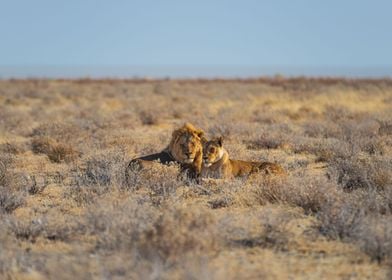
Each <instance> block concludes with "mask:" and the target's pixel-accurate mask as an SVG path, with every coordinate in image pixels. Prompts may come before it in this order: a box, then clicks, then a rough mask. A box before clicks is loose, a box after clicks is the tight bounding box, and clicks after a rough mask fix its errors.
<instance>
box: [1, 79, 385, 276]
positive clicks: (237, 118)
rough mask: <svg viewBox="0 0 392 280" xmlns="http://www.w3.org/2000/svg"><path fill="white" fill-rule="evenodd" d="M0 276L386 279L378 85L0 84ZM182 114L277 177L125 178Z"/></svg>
mask: <svg viewBox="0 0 392 280" xmlns="http://www.w3.org/2000/svg"><path fill="white" fill-rule="evenodd" d="M0 91H1V92H2V95H1V96H0V279H52V278H56V279H291V278H294V279H302V278H304V279H317V278H320V279H324V278H327V279H389V278H390V275H391V268H390V265H391V263H392V241H391V240H392V133H391V131H392V130H391V127H392V111H391V100H392V81H391V80H388V79H384V80H345V79H327V78H325V79H324V78H323V79H310V78H309V79H308V78H294V79H285V78H283V77H276V78H260V79H249V80H211V81H210V80H162V81H154V80H142V79H141V80H90V79H81V80H73V81H72V80H51V81H46V80H3V81H0ZM186 121H189V122H192V123H194V124H195V125H197V126H198V127H201V128H203V129H204V130H205V132H206V133H207V137H209V138H212V137H215V136H220V135H223V136H224V137H225V146H226V148H227V150H228V151H229V153H230V154H231V155H233V157H234V158H238V159H244V160H257V161H270V162H276V163H279V164H281V165H282V166H283V167H284V168H285V169H286V170H287V171H288V176H287V177H284V178H274V177H272V178H266V177H263V176H262V175H261V174H259V175H257V176H253V177H251V178H250V179H249V180H243V179H235V180H211V179H205V180H203V181H202V182H201V183H200V184H197V183H195V182H193V181H190V180H188V179H187V178H186V176H182V175H181V174H180V172H179V166H177V165H175V164H174V165H171V166H163V165H159V164H157V165H153V166H152V167H151V169H148V170H138V169H135V170H131V171H130V173H129V174H128V175H129V178H128V179H129V180H125V168H126V166H127V165H128V162H129V160H130V159H132V158H135V157H137V156H140V155H145V154H149V153H153V152H157V151H161V150H162V149H163V148H165V147H166V145H167V144H168V141H169V139H170V136H171V132H172V130H173V129H174V128H176V127H178V126H180V125H182V124H183V123H184V122H186Z"/></svg>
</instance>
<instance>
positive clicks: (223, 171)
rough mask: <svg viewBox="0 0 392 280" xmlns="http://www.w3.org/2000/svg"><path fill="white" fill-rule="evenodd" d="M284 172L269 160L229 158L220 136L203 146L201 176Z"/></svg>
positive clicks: (217, 176)
mask: <svg viewBox="0 0 392 280" xmlns="http://www.w3.org/2000/svg"><path fill="white" fill-rule="evenodd" d="M256 172H263V173H265V174H267V175H269V174H284V173H285V171H284V170H283V168H282V167H281V166H280V165H278V164H275V163H271V162H252V161H243V160H236V159H230V157H229V154H228V152H227V151H226V150H225V149H224V148H223V146H222V138H218V139H216V140H212V141H208V142H206V143H205V146H204V148H203V167H202V176H203V177H212V178H232V177H245V176H249V175H251V174H252V173H256Z"/></svg>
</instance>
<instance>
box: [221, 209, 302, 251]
mask: <svg viewBox="0 0 392 280" xmlns="http://www.w3.org/2000/svg"><path fill="white" fill-rule="evenodd" d="M295 217H296V215H295V214H293V213H290V212H289V213H288V212H287V211H282V210H280V209H279V207H274V206H271V205H266V206H265V207H264V208H263V209H262V210H258V211H257V212H253V213H252V214H249V215H247V216H246V217H242V219H241V223H238V222H234V221H232V220H231V218H230V217H226V218H225V219H223V220H222V221H221V223H222V224H221V227H222V228H223V231H224V233H225V235H226V239H227V242H228V243H229V244H230V245H231V246H240V247H249V248H253V247H261V248H270V249H274V250H287V246H288V243H289V239H290V237H291V233H289V232H288V231H287V229H286V227H287V225H288V223H289V221H290V220H292V219H293V218H295Z"/></svg>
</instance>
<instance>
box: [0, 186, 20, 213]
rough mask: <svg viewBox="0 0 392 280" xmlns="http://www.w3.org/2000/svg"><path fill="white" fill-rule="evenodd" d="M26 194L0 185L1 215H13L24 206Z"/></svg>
mask: <svg viewBox="0 0 392 280" xmlns="http://www.w3.org/2000/svg"><path fill="white" fill-rule="evenodd" d="M24 199H25V193H24V192H20V191H15V190H11V189H9V188H8V187H3V186H1V185H0V214H4V213H11V212H12V211H14V210H15V209H16V208H18V207H20V206H22V205H23V203H24Z"/></svg>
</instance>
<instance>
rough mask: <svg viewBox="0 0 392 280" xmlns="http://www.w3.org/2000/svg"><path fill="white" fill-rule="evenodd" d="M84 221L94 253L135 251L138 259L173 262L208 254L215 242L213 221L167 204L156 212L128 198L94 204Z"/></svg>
mask: <svg viewBox="0 0 392 280" xmlns="http://www.w3.org/2000/svg"><path fill="white" fill-rule="evenodd" d="M86 219H87V220H86V223H85V225H86V231H88V232H89V233H90V234H94V235H97V238H98V242H97V246H98V249H100V250H115V251H118V250H126V251H129V250H136V252H137V253H138V254H139V255H140V256H141V257H142V258H148V259H151V258H159V259H161V260H163V261H165V262H170V261H176V260H180V258H181V257H182V256H185V255H187V254H195V255H196V254H197V253H201V252H204V253H206V252H210V251H211V250H213V249H214V248H215V245H216V242H217V240H216V234H215V228H214V221H213V219H212V217H211V216H210V215H209V214H208V212H205V211H202V210H201V209H200V208H193V207H192V208H190V207H185V206H180V205H176V204H174V205H169V204H168V205H166V207H164V208H160V209H157V208H155V207H152V206H151V204H149V203H148V202H145V201H143V200H139V202H138V200H137V199H135V198H128V199H126V200H125V201H122V202H121V203H118V202H116V203H103V204H102V205H100V204H98V205H97V207H96V208H92V209H90V210H89V212H88V214H87V216H86Z"/></svg>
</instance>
